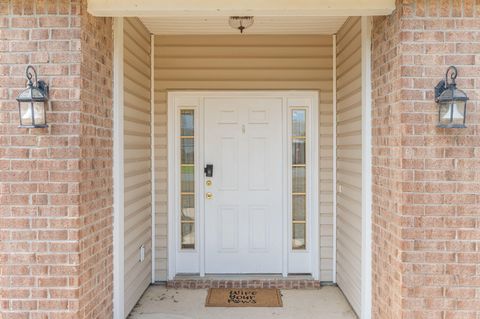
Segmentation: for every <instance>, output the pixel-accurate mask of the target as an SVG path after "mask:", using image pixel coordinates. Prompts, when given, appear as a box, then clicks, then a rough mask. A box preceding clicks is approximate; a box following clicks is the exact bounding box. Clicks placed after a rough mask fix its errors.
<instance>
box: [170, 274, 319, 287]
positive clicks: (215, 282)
mask: <svg viewBox="0 0 480 319" xmlns="http://www.w3.org/2000/svg"><path fill="white" fill-rule="evenodd" d="M167 287H169V288H187V289H206V288H278V289H318V288H320V281H318V280H314V279H313V277H312V276H311V275H306V274H295V275H289V276H287V277H283V276H282V275H276V274H228V275H225V274H218V275H215V274H210V275H206V276H204V277H201V276H200V275H196V274H179V275H177V276H175V278H174V279H173V280H169V281H167Z"/></svg>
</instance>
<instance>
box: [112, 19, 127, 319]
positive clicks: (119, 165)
mask: <svg viewBox="0 0 480 319" xmlns="http://www.w3.org/2000/svg"><path fill="white" fill-rule="evenodd" d="M113 36H114V44H113V317H114V318H115V319H125V313H124V312H125V310H124V303H125V294H124V281H125V270H124V203H123V197H124V196H123V195H124V194H123V191H124V175H123V172H124V170H123V156H124V154H123V18H115V19H114V24H113Z"/></svg>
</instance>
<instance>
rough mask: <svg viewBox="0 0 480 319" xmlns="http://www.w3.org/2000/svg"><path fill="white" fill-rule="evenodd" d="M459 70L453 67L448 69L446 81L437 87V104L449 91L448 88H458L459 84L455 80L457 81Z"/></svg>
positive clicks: (439, 83) (442, 81)
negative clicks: (445, 92) (446, 91)
mask: <svg viewBox="0 0 480 319" xmlns="http://www.w3.org/2000/svg"><path fill="white" fill-rule="evenodd" d="M449 74H450V80H451V81H450V83H449V82H448V75H449ZM457 75H458V70H457V68H456V67H454V66H453V65H452V66H450V67H448V69H447V72H446V73H445V80H441V81H440V82H438V84H437V86H436V87H435V102H438V101H439V97H440V95H442V93H443V92H444V91H445V90H447V89H448V88H456V87H457V83H456V82H455V80H456V79H457Z"/></svg>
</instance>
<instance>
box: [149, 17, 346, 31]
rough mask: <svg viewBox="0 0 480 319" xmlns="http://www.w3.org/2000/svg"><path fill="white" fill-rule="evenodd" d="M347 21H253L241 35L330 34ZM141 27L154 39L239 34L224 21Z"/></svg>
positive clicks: (164, 20)
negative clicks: (156, 37)
mask: <svg viewBox="0 0 480 319" xmlns="http://www.w3.org/2000/svg"><path fill="white" fill-rule="evenodd" d="M347 18H348V17H285V16H284V17H279V16H277V17H255V18H254V19H255V21H254V23H253V25H252V26H251V27H250V28H248V29H246V30H245V31H244V34H334V33H336V32H337V30H338V29H339V28H340V27H341V26H342V25H343V23H344V22H345V20H346V19H347ZM140 19H141V21H142V22H143V24H145V26H146V27H147V28H148V29H149V30H150V32H152V33H153V34H157V35H175V34H176V35H180V34H197V35H199V34H240V32H239V31H238V30H236V29H233V28H231V27H230V26H229V24H228V17H222V16H215V17H213V16H212V17H142V18H140Z"/></svg>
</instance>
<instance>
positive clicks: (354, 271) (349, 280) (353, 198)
mask: <svg viewBox="0 0 480 319" xmlns="http://www.w3.org/2000/svg"><path fill="white" fill-rule="evenodd" d="M361 51H362V43H361V26H360V18H349V19H347V21H346V22H345V24H344V25H343V27H342V28H341V29H340V30H339V32H338V34H337V184H338V185H339V186H341V187H342V191H341V192H338V193H337V195H336V196H337V243H336V247H337V252H336V254H337V284H338V286H339V287H340V289H342V291H343V293H344V294H345V296H346V297H347V299H348V301H349V302H350V304H351V305H352V307H353V308H354V310H355V312H356V313H357V314H360V311H361V309H360V301H361V256H362V255H361V254H362V245H361V243H362V232H361V231H362V92H361V89H362V78H361V74H362V61H361V54H362V52H361Z"/></svg>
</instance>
